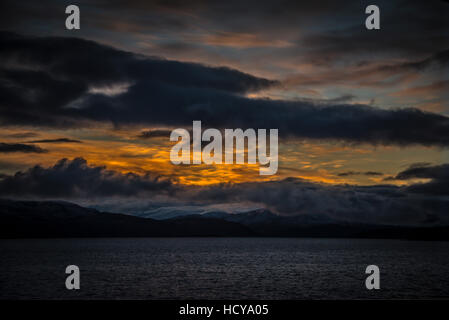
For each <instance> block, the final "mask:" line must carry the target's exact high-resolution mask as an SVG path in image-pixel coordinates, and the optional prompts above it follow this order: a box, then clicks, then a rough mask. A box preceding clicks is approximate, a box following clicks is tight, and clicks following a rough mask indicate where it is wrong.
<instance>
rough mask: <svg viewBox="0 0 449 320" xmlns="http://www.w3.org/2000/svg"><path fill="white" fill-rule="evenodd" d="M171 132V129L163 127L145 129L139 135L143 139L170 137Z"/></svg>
mask: <svg viewBox="0 0 449 320" xmlns="http://www.w3.org/2000/svg"><path fill="white" fill-rule="evenodd" d="M170 134H171V130H163V129H153V130H144V131H142V132H141V133H140V134H139V135H138V136H137V137H138V138H141V139H151V138H159V137H163V138H169V137H170Z"/></svg>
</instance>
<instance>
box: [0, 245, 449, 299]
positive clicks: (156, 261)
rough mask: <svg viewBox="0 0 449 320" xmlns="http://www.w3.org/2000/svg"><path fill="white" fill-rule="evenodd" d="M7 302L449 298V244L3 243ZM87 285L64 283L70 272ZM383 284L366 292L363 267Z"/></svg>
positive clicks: (2, 294) (0, 266)
mask: <svg viewBox="0 0 449 320" xmlns="http://www.w3.org/2000/svg"><path fill="white" fill-rule="evenodd" d="M0 257H1V260H0V298H1V299H12V298H14V299H16V298H19V299H30V298H32V299H73V298H82V299H348V298H349V299H354V298H370V299H371V298H375V299H376V298H395V299H398V298H399V299H402V298H449V242H419V241H399V240H359V239H288V238H131V239H48V240H47V239H45V240H35V239H30V240H0ZM70 264H74V265H77V266H79V268H80V270H81V289H80V290H76V291H74V290H73V291H69V290H67V289H66V288H65V278H66V274H65V268H66V266H67V265H70ZM370 264H375V265H378V266H379V267H380V271H381V282H380V285H381V289H380V290H372V291H368V290H367V289H365V277H366V275H365V268H366V266H367V265H370Z"/></svg>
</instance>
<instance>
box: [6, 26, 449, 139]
mask: <svg viewBox="0 0 449 320" xmlns="http://www.w3.org/2000/svg"><path fill="white" fill-rule="evenodd" d="M0 43H1V49H0V58H1V60H0V61H1V67H0V78H1V80H2V81H1V84H0V94H1V95H2V97H3V98H2V102H1V105H0V122H1V123H2V124H3V125H5V124H32V125H40V126H58V127H63V128H64V127H70V126H81V125H83V124H84V123H85V122H86V121H107V122H112V123H115V124H117V125H120V124H135V123H141V124H152V125H159V126H190V125H191V122H192V121H193V120H202V121H203V123H204V125H205V126H209V127H218V128H237V127H241V128H248V127H249V128H279V129H280V130H279V134H280V135H282V136H294V137H301V138H315V139H335V140H344V141H348V142H355V143H371V144H383V145H390V144H398V145H409V144H424V145H440V146H447V145H449V118H448V117H445V116H443V115H438V114H434V113H428V112H423V111H420V110H417V109H410V108H409V109H395V110H387V109H379V108H374V107H370V106H366V105H357V104H334V103H313V102H312V101H293V102H292V101H282V100H268V99H250V98H246V97H245V96H244V95H243V94H246V93H249V92H254V91H257V90H261V89H264V88H267V87H270V86H275V85H277V82H276V81H272V80H267V79H262V78H258V77H254V76H251V75H248V74H245V73H242V72H239V71H237V70H232V69H229V68H212V67H207V66H203V65H199V64H192V63H182V62H177V61H168V60H163V59H159V58H150V57H145V56H141V55H136V54H132V53H130V52H125V51H121V50H117V49H113V48H111V47H107V46H104V45H100V44H98V43H95V42H91V41H86V40H81V39H76V38H56V37H47V38H38V37H25V36H19V35H16V34H11V33H1V35H0ZM117 88H119V89H117Z"/></svg>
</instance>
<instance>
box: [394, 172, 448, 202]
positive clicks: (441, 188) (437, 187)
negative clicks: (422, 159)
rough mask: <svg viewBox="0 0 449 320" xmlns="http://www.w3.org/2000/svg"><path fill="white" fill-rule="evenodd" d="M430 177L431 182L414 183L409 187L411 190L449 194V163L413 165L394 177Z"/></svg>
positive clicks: (433, 193) (404, 178)
mask: <svg viewBox="0 0 449 320" xmlns="http://www.w3.org/2000/svg"><path fill="white" fill-rule="evenodd" d="M417 178H419V179H430V181H429V182H425V183H418V184H413V185H411V186H410V187H408V188H407V190H408V191H410V192H415V193H425V194H432V195H446V196H449V164H442V165H436V166H431V165H429V164H424V165H421V166H419V165H413V166H410V167H409V168H408V169H407V170H404V171H402V172H400V173H398V174H397V175H396V176H395V177H394V179H396V180H410V179H417Z"/></svg>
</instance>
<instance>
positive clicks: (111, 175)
mask: <svg viewBox="0 0 449 320" xmlns="http://www.w3.org/2000/svg"><path fill="white" fill-rule="evenodd" d="M438 170H439V169H438ZM434 174H435V175H437V173H436V172H435V173H432V174H431V175H434ZM426 176H429V174H426ZM413 186H415V185H413ZM413 186H411V187H397V186H392V185H377V186H354V185H327V184H317V183H312V182H308V181H305V180H302V179H297V178H288V179H284V180H281V181H270V182H248V183H240V184H220V185H212V186H181V185H176V184H172V183H171V182H170V181H169V180H164V179H161V178H153V177H151V176H150V175H149V174H147V175H143V176H142V175H137V174H133V173H128V174H122V173H119V172H117V171H113V170H108V169H107V168H105V167H96V166H91V165H88V164H87V162H86V161H85V160H84V159H82V158H78V159H74V160H67V159H62V160H60V161H58V162H57V163H56V164H55V165H54V166H52V167H48V168H44V167H41V166H35V167H32V168H30V169H28V170H25V171H21V172H20V171H19V172H17V173H16V174H15V175H13V176H3V178H2V179H1V180H0V194H1V195H3V196H10V197H14V198H30V197H31V198H32V197H41V198H60V199H67V200H73V199H75V200H76V199H80V200H82V201H87V200H90V199H97V200H98V201H99V202H98V203H100V204H101V203H105V202H107V201H109V199H111V196H114V197H115V198H116V201H118V203H120V202H122V203H128V206H127V207H128V209H127V210H129V211H127V212H125V213H130V212H133V210H132V207H133V206H132V205H131V203H135V207H136V208H140V209H139V210H142V208H143V207H144V206H145V205H144V204H145V203H147V204H148V203H153V204H152V205H153V206H154V205H155V204H154V200H155V199H160V203H161V205H160V206H162V207H163V206H166V207H176V206H180V207H185V206H187V207H188V206H205V205H206V206H207V205H217V204H219V205H231V204H252V205H254V206H256V207H266V208H268V209H270V210H272V211H273V212H276V213H278V214H280V215H288V216H294V215H299V214H303V215H314V214H318V215H324V216H328V217H330V218H333V219H335V220H338V221H348V222H360V223H378V224H383V223H388V224H425V223H428V222H429V221H430V220H429V217H430V216H431V217H432V222H433V223H437V224H438V223H446V224H447V223H449V215H448V212H449V200H448V199H447V197H441V196H440V197H439V196H438V194H437V195H434V194H427V193H425V192H424V193H420V192H418V191H417V190H414V189H412V187H413ZM416 186H420V185H416ZM446 190H447V188H446ZM138 212H141V211H138Z"/></svg>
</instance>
